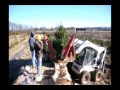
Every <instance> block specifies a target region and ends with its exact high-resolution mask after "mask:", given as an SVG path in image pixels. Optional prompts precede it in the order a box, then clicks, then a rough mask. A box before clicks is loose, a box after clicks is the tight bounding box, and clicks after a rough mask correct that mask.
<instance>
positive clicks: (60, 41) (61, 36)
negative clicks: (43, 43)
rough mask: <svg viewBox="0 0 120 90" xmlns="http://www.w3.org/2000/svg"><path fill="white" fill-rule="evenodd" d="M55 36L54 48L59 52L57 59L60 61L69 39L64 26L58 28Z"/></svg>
mask: <svg viewBox="0 0 120 90" xmlns="http://www.w3.org/2000/svg"><path fill="white" fill-rule="evenodd" d="M54 35H55V37H54V39H53V37H51V41H52V46H53V48H54V49H55V50H56V52H57V55H56V56H57V59H60V56H61V50H62V49H63V48H64V47H65V45H66V43H67V41H68V37H67V36H66V30H65V28H64V27H63V26H62V25H60V26H59V27H58V31H57V32H56V33H55V34H54Z"/></svg>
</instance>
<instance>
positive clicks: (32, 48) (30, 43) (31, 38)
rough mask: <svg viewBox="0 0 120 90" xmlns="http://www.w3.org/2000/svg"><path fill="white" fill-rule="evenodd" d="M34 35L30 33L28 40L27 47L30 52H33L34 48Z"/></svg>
mask: <svg viewBox="0 0 120 90" xmlns="http://www.w3.org/2000/svg"><path fill="white" fill-rule="evenodd" d="M34 35H35V33H34V32H31V34H30V38H29V46H30V50H31V51H33V50H34V49H35V47H34V43H35V39H34V38H33V36H34Z"/></svg>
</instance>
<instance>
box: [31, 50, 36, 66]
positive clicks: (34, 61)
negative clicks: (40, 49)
mask: <svg viewBox="0 0 120 90" xmlns="http://www.w3.org/2000/svg"><path fill="white" fill-rule="evenodd" d="M31 53H32V65H33V66H36V57H35V50H32V51H31Z"/></svg>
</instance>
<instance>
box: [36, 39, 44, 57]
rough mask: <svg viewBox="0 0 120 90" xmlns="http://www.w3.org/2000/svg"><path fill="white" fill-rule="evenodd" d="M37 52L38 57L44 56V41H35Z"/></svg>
mask: <svg viewBox="0 0 120 90" xmlns="http://www.w3.org/2000/svg"><path fill="white" fill-rule="evenodd" d="M34 46H35V54H36V57H37V58H39V57H42V56H43V42H42V41H41V42H39V41H35V45H34Z"/></svg>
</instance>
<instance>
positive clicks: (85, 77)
mask: <svg viewBox="0 0 120 90" xmlns="http://www.w3.org/2000/svg"><path fill="white" fill-rule="evenodd" d="M90 79H91V75H90V73H89V72H87V71H83V72H82V73H81V74H80V75H79V80H80V83H81V84H82V85H87V84H88V83H89V82H90Z"/></svg>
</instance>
